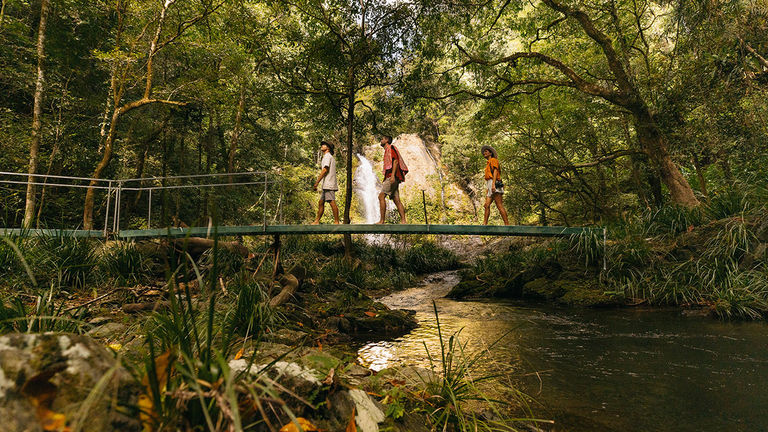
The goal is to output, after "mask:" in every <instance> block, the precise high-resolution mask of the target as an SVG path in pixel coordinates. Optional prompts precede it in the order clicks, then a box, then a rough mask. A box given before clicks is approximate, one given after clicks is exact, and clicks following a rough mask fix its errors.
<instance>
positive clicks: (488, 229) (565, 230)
mask: <svg viewBox="0 0 768 432" xmlns="http://www.w3.org/2000/svg"><path fill="white" fill-rule="evenodd" d="M595 232H596V233H602V232H603V229H602V228H592V227H562V226H530V225H508V226H505V225H441V224H436V225H433V224H391V225H378V224H339V225H241V226H218V227H189V228H153V229H125V230H119V231H117V232H114V233H112V232H104V231H100V230H73V229H60V230H57V229H26V230H25V229H20V228H0V235H3V236H19V235H25V236H66V237H89V238H117V239H123V240H130V239H147V238H163V237H171V238H182V237H214V236H219V237H221V236H264V235H269V236H279V235H306V234H425V235H481V236H518V237H521V236H527V237H571V236H574V235H582V234H588V233H595Z"/></svg>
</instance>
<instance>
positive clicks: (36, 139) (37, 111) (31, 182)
mask: <svg viewBox="0 0 768 432" xmlns="http://www.w3.org/2000/svg"><path fill="white" fill-rule="evenodd" d="M3 7H5V3H3ZM47 21H48V0H42V2H41V4H40V25H39V26H38V28H37V80H36V82H35V101H34V107H33V109H32V142H31V143H30V144H29V171H28V172H29V174H30V176H29V177H28V179H27V200H26V203H25V206H24V222H23V223H22V224H23V226H24V228H29V227H31V226H32V219H34V217H35V177H34V176H33V174H37V163H38V153H39V150H40V134H41V129H42V121H41V119H40V117H41V115H42V114H43V85H44V83H45V78H44V74H43V64H44V62H45V26H46V23H47Z"/></svg>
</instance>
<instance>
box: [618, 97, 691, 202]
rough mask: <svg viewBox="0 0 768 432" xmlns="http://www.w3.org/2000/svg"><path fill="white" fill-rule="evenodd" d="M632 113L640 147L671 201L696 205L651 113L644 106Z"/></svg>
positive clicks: (689, 186)
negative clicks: (655, 170)
mask: <svg viewBox="0 0 768 432" xmlns="http://www.w3.org/2000/svg"><path fill="white" fill-rule="evenodd" d="M632 114H633V116H634V121H635V129H636V131H637V139H638V141H639V142H640V147H641V148H642V149H643V151H644V152H645V153H646V154H647V155H648V157H649V158H650V159H651V161H653V164H654V165H655V166H656V168H657V169H658V171H659V176H660V177H661V181H662V182H663V183H664V185H665V186H667V189H669V194H670V196H671V198H672V202H674V203H675V204H679V205H682V206H685V207H696V206H698V205H699V204H700V203H699V200H698V199H696V196H695V195H694V193H693V189H692V188H691V185H690V184H688V180H686V179H685V177H684V176H683V173H681V172H680V169H679V168H678V167H677V165H676V164H675V162H674V161H673V160H672V156H671V155H670V154H669V151H668V150H667V144H666V143H665V142H664V137H663V135H662V134H661V131H660V130H659V127H658V125H657V124H656V121H655V120H654V119H653V117H652V116H651V114H650V113H649V112H648V110H647V109H646V108H645V107H643V108H642V109H638V110H636V111H633V113H632Z"/></svg>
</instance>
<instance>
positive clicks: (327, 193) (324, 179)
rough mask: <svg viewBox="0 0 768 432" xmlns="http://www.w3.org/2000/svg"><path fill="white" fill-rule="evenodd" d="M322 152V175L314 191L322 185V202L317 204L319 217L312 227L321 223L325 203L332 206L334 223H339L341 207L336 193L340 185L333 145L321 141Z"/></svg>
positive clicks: (318, 178) (313, 187)
mask: <svg viewBox="0 0 768 432" xmlns="http://www.w3.org/2000/svg"><path fill="white" fill-rule="evenodd" d="M320 151H322V152H323V159H322V160H321V162H320V168H321V170H320V175H319V176H318V177H317V181H316V182H315V185H314V186H312V189H313V190H317V186H318V185H320V184H321V183H322V186H321V188H320V189H321V191H320V202H318V203H317V217H316V218H315V220H314V221H313V222H312V225H317V224H319V223H320V218H322V217H323V212H325V203H326V202H328V203H330V204H331V210H333V223H335V224H338V223H339V207H337V206H336V191H337V190H339V184H338V183H337V181H336V159H335V158H334V157H333V144H331V143H329V142H325V141H320Z"/></svg>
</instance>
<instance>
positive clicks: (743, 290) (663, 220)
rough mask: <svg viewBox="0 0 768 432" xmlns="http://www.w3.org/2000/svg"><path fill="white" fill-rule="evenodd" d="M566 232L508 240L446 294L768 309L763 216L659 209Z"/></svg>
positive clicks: (754, 313) (710, 310)
mask: <svg viewBox="0 0 768 432" xmlns="http://www.w3.org/2000/svg"><path fill="white" fill-rule="evenodd" d="M608 233H609V237H608V241H607V243H604V242H603V238H602V235H593V236H581V237H578V238H572V239H569V240H548V241H543V242H542V241H540V242H530V241H526V240H507V241H501V242H498V243H497V245H496V246H494V247H491V248H489V249H487V250H486V252H485V254H483V255H480V256H479V258H477V259H476V260H475V261H474V262H473V264H472V266H471V267H470V268H468V269H466V270H464V271H463V272H462V273H461V282H460V283H459V284H458V285H457V286H456V287H455V288H454V289H453V290H452V291H451V292H450V293H449V294H448V296H449V297H451V298H454V299H482V298H496V299H526V300H533V301H543V302H548V303H554V304H560V305H567V306H585V307H635V306H640V305H644V306H658V307H668V306H674V307H679V308H682V309H685V310H687V311H688V314H691V315H695V314H704V315H710V316H712V317H716V318H720V319H747V320H763V319H764V318H765V317H766V316H768V271H767V270H766V269H767V268H768V218H766V217H765V214H758V215H753V216H746V215H743V216H738V217H728V218H723V219H711V218H706V217H704V216H703V214H702V213H701V212H700V211H696V210H684V209H661V210H659V211H658V212H656V213H653V214H649V215H647V216H646V217H645V218H638V219H635V220H632V221H628V222H626V223H622V224H618V225H614V226H611V227H609V228H608Z"/></svg>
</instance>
